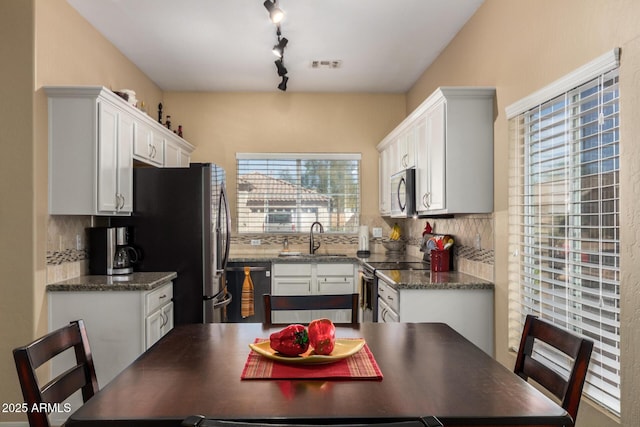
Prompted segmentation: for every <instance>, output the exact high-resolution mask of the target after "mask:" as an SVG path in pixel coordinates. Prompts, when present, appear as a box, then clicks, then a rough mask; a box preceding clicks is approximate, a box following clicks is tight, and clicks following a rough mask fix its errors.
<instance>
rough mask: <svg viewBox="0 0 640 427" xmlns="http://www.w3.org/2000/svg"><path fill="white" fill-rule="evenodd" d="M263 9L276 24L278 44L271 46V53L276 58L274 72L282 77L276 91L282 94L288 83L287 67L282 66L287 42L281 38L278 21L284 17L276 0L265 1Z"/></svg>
mask: <svg viewBox="0 0 640 427" xmlns="http://www.w3.org/2000/svg"><path fill="white" fill-rule="evenodd" d="M264 7H265V8H266V9H267V10H268V11H269V17H270V18H271V21H273V23H274V24H276V37H278V43H277V44H276V45H275V46H273V49H272V52H273V54H274V55H275V56H277V57H278V59H276V61H275V64H276V70H277V71H278V76H280V77H282V81H281V82H280V84H279V85H278V89H280V90H281V91H283V92H284V91H286V90H287V82H288V81H289V77H287V73H288V71H287V67H285V66H284V48H285V47H287V43H289V40H287V38H286V37H282V33H281V32H280V21H281V20H282V18H283V17H284V12H282V10H281V9H280V8H279V7H278V0H265V2H264Z"/></svg>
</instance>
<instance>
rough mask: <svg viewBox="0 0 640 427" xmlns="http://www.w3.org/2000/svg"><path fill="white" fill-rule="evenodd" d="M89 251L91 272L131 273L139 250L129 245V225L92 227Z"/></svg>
mask: <svg viewBox="0 0 640 427" xmlns="http://www.w3.org/2000/svg"><path fill="white" fill-rule="evenodd" d="M89 252H90V257H89V271H90V273H91V274H100V275H102V274H106V275H109V276H111V275H120V274H131V273H133V264H135V263H136V262H137V261H138V252H137V251H136V250H135V249H134V248H133V247H131V246H129V238H128V230H127V227H96V228H90V229H89Z"/></svg>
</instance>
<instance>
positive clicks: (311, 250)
mask: <svg viewBox="0 0 640 427" xmlns="http://www.w3.org/2000/svg"><path fill="white" fill-rule="evenodd" d="M316 225H317V226H318V227H319V229H320V230H319V231H320V233H324V227H323V226H322V224H320V223H319V222H318V221H316V222H314V223H313V224H311V230H310V231H309V253H310V254H311V255H313V254H314V253H315V252H316V251H317V250H318V248H319V247H320V243H318V245H317V246H316V242H315V241H314V239H313V227H315V226H316Z"/></svg>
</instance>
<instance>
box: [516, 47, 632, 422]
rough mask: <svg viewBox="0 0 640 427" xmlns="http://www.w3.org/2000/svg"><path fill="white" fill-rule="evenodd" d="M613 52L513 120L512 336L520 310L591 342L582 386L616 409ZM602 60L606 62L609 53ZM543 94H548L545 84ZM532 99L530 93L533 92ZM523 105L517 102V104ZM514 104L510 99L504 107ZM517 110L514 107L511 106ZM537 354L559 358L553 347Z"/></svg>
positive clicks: (617, 336)
mask: <svg viewBox="0 0 640 427" xmlns="http://www.w3.org/2000/svg"><path fill="white" fill-rule="evenodd" d="M614 53H615V54H616V55H614V56H613V59H612V57H611V55H607V56H606V57H602V58H600V62H601V63H602V64H603V65H602V66H600V67H592V66H591V65H593V64H589V65H590V67H588V68H590V69H591V71H589V73H591V74H594V73H593V71H592V70H593V68H597V69H598V71H597V73H595V75H591V76H590V77H589V78H588V80H586V81H585V78H584V76H585V74H589V73H586V72H585V70H586V68H584V69H582V70H580V72H577V73H576V76H578V75H580V76H582V77H583V78H582V79H581V80H582V81H580V82H579V83H577V84H575V79H576V78H577V77H576V76H570V78H565V79H564V80H563V81H562V83H563V85H565V86H566V85H569V84H570V83H568V82H572V81H573V82H574V85H573V86H569V87H568V88H567V89H565V90H563V91H556V92H555V94H554V95H553V96H552V97H546V98H545V100H544V101H542V102H540V103H537V104H536V105H534V106H532V107H528V108H527V109H526V110H524V111H517V114H513V109H512V113H511V114H510V113H509V109H507V114H508V116H509V118H510V122H509V126H510V129H509V131H510V139H511V166H512V169H511V171H512V172H511V177H510V178H511V181H510V182H511V184H510V194H509V222H510V223H509V239H510V242H509V244H510V253H511V254H512V260H511V262H510V265H509V283H510V296H511V298H510V323H511V324H510V343H511V345H512V347H513V348H517V346H518V343H519V339H520V334H521V331H522V323H523V322H524V317H525V315H526V314H529V313H531V314H535V315H537V316H540V317H541V318H543V319H546V320H548V321H550V322H552V323H554V324H556V325H559V326H561V327H563V328H566V329H569V330H571V331H573V332H575V333H577V334H579V335H583V336H585V337H587V338H590V339H591V340H593V341H594V343H595V345H594V350H593V354H592V356H591V363H590V365H589V375H588V377H587V383H586V384H585V387H584V393H585V394H586V395H588V396H589V397H591V398H592V399H594V400H596V401H597V402H600V403H601V404H602V405H603V406H605V407H606V408H608V409H609V410H611V411H612V412H614V413H616V414H619V413H620V291H619V290H620V257H619V251H620V247H619V246H620V236H619V191H618V188H619V129H620V122H619V115H618V113H619V109H618V98H619V90H618V70H617V62H618V60H617V52H614ZM605 59H606V60H605ZM544 93H545V96H547V95H549V94H550V93H551V92H550V91H549V90H547V89H545V90H544ZM533 98H535V96H534V97H533ZM521 107H522V105H520V106H519V107H518V108H519V109H522V108H521ZM509 108H512V107H509ZM514 109H515V108H514ZM537 351H538V357H544V358H547V359H550V360H552V361H554V362H555V363H556V364H557V368H558V371H559V372H561V373H562V372H563V364H564V363H563V362H564V361H563V360H561V359H559V358H558V357H557V356H556V355H555V354H553V352H551V351H550V350H549V349H543V348H539V349H538V350H537Z"/></svg>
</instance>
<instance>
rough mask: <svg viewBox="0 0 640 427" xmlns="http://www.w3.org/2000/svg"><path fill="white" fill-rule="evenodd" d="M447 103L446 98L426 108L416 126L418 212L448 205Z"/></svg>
mask: <svg viewBox="0 0 640 427" xmlns="http://www.w3.org/2000/svg"><path fill="white" fill-rule="evenodd" d="M445 126H446V103H445V101H444V99H443V100H442V102H439V103H437V104H436V105H434V106H433V107H431V108H430V109H429V110H427V111H426V112H425V115H424V117H423V118H420V119H419V123H418V125H417V127H416V144H417V150H416V153H417V161H416V163H417V170H416V174H417V176H416V187H417V189H416V198H417V200H416V203H417V206H418V212H420V213H423V212H429V211H432V210H438V209H444V208H445V207H446V194H445V188H446V187H445V185H446V183H445V161H446V157H445V156H446V127H445Z"/></svg>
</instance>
